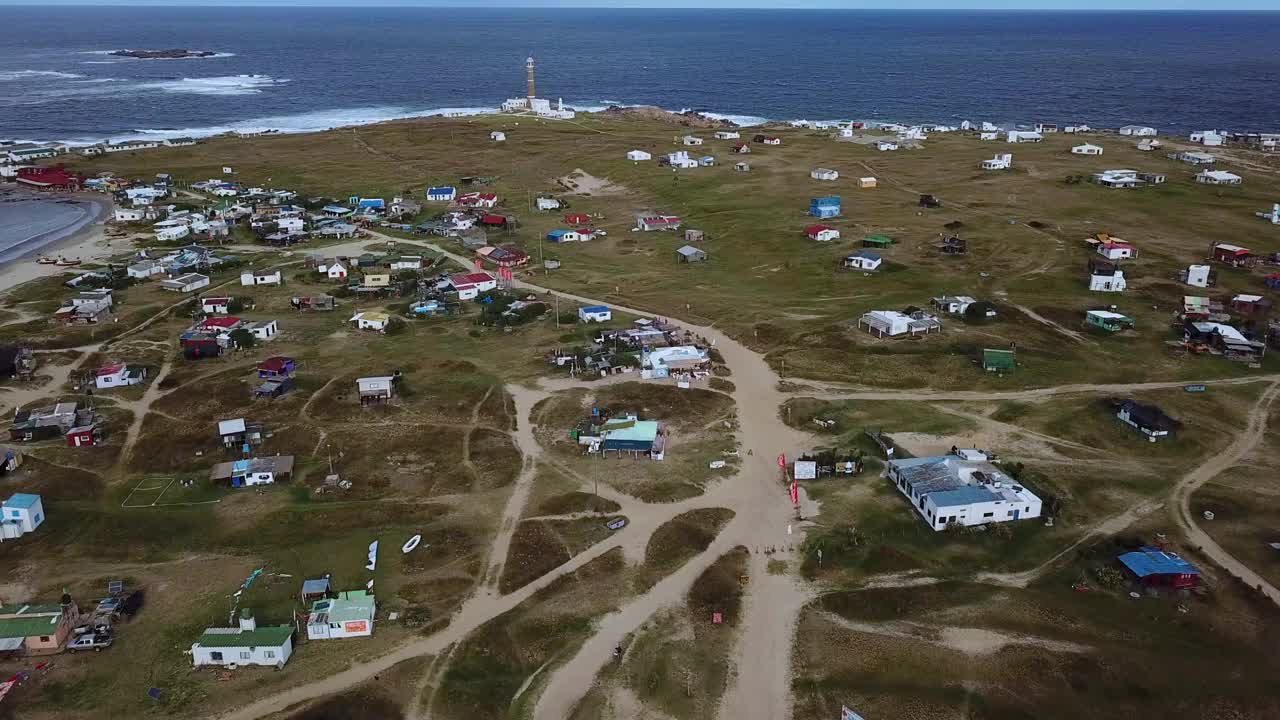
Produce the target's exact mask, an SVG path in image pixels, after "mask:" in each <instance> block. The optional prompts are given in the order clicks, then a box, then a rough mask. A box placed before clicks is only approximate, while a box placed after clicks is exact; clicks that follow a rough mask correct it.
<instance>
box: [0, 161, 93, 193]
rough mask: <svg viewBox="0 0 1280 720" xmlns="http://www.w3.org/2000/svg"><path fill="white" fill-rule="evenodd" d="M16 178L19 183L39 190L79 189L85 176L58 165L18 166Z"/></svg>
mask: <svg viewBox="0 0 1280 720" xmlns="http://www.w3.org/2000/svg"><path fill="white" fill-rule="evenodd" d="M14 180H15V181H16V182H17V183H18V184H19V185H26V186H27V187H32V188H36V189H38V190H79V189H80V184H81V183H82V182H84V178H82V177H80V176H79V175H76V174H75V173H72V172H68V171H67V169H66V168H64V167H61V166H58V167H24V168H18V173H17V177H15V178H14Z"/></svg>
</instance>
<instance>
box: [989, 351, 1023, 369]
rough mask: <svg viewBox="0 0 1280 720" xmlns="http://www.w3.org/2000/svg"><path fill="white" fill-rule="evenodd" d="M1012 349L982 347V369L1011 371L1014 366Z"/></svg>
mask: <svg viewBox="0 0 1280 720" xmlns="http://www.w3.org/2000/svg"><path fill="white" fill-rule="evenodd" d="M1014 365H1015V363H1014V357H1013V351H1012V350H994V349H992V348H983V349H982V369H983V370H986V371H987V372H1012V371H1013V368H1014Z"/></svg>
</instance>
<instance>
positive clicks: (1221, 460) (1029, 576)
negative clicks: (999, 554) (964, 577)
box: [977, 382, 1280, 605]
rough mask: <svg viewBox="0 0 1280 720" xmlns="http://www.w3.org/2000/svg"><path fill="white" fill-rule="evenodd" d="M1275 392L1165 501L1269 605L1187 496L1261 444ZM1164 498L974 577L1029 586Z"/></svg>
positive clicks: (1191, 535) (1275, 387)
mask: <svg viewBox="0 0 1280 720" xmlns="http://www.w3.org/2000/svg"><path fill="white" fill-rule="evenodd" d="M1277 394H1280V383H1276V382H1273V383H1272V385H1271V386H1270V387H1269V388H1267V390H1266V392H1264V393H1263V394H1262V395H1261V396H1260V397H1259V398H1258V402H1257V403H1255V404H1254V406H1253V408H1252V409H1251V410H1250V411H1249V424H1248V427H1247V428H1246V430H1245V431H1244V432H1243V433H1241V434H1239V435H1237V436H1236V438H1235V440H1233V441H1232V442H1231V444H1230V445H1228V446H1227V447H1226V449H1224V450H1223V451H1222V452H1219V453H1218V454H1216V455H1214V456H1213V457H1210V458H1209V459H1207V460H1205V461H1204V462H1202V463H1200V464H1199V465H1197V466H1196V467H1195V468H1193V469H1192V470H1191V471H1190V472H1188V473H1187V474H1186V475H1183V476H1182V479H1180V480H1179V481H1178V483H1177V484H1176V485H1174V487H1173V490H1172V491H1171V492H1170V495H1169V496H1168V498H1169V499H1170V500H1172V501H1173V502H1175V503H1176V504H1177V509H1176V513H1175V519H1176V520H1177V521H1178V524H1179V525H1180V526H1181V527H1182V529H1183V531H1184V532H1186V534H1187V539H1188V541H1189V542H1190V543H1191V544H1192V545H1198V546H1200V549H1201V551H1202V552H1204V553H1205V555H1208V556H1209V558H1210V559H1212V560H1213V561H1214V562H1216V563H1218V564H1219V565H1221V566H1222V567H1224V568H1226V570H1227V571H1228V572H1230V573H1232V574H1233V575H1236V576H1237V577H1240V578H1243V579H1244V580H1245V582H1247V583H1248V584H1249V585H1251V586H1253V587H1258V586H1262V589H1263V592H1264V593H1266V594H1267V596H1268V597H1270V598H1271V600H1272V601H1273V602H1275V603H1276V604H1278V605H1280V590H1277V589H1276V588H1275V587H1274V586H1272V585H1271V584H1270V583H1268V582H1267V581H1265V580H1263V579H1262V577H1261V576H1259V575H1258V574H1257V573H1255V572H1253V571H1252V570H1250V569H1249V568H1247V567H1245V565H1244V564H1243V563H1241V562H1240V561H1238V560H1236V559H1235V558H1234V557H1232V556H1231V554H1230V553H1228V552H1227V551H1226V550H1223V549H1222V548H1221V547H1220V546H1219V545H1218V544H1217V543H1216V542H1214V541H1213V539H1212V538H1210V537H1209V535H1208V534H1207V533H1205V532H1204V531H1203V530H1201V529H1200V528H1199V526H1198V525H1196V522H1195V518H1193V517H1192V516H1191V508H1190V502H1191V495H1192V494H1193V493H1194V492H1195V490H1196V489H1197V488H1199V487H1200V486H1201V485H1203V484H1205V483H1206V482H1208V481H1209V480H1212V479H1213V478H1214V477H1217V476H1218V475H1219V474H1221V473H1222V472H1223V471H1225V470H1227V469H1229V468H1231V467H1234V466H1235V465H1238V464H1240V462H1241V461H1243V460H1244V458H1245V456H1246V455H1248V454H1249V453H1250V452H1251V451H1252V450H1253V449H1254V448H1255V447H1256V446H1257V445H1258V443H1259V442H1261V441H1262V437H1263V435H1264V434H1265V433H1266V430H1267V415H1268V413H1269V412H1270V410H1271V403H1272V402H1274V401H1275V399H1276V396H1277ZM1165 502H1166V500H1165V498H1152V499H1150V500H1146V501H1144V502H1142V503H1139V504H1138V505H1135V506H1134V507H1132V508H1130V509H1128V510H1126V511H1124V512H1122V513H1120V514H1119V515H1115V516H1113V517H1111V518H1108V519H1107V520H1105V521H1103V522H1101V523H1099V524H1097V525H1095V526H1093V527H1092V528H1090V529H1089V530H1088V531H1087V532H1085V533H1084V534H1083V535H1081V536H1080V538H1079V539H1077V540H1076V541H1075V542H1073V543H1071V544H1070V545H1068V546H1067V547H1065V548H1063V549H1062V550H1061V551H1059V552H1058V553H1057V554H1055V555H1054V556H1053V557H1051V558H1049V559H1048V560H1045V561H1044V562H1043V563H1041V564H1040V565H1037V566H1036V567H1034V568H1032V569H1030V570H1026V571H1023V572H1019V573H982V574H980V575H978V578H977V579H978V580H979V581H980V582H988V583H994V584H998V585H1009V586H1012V587H1026V586H1027V584H1028V583H1030V582H1031V581H1032V580H1035V579H1036V578H1037V577H1039V576H1040V575H1042V574H1044V573H1045V572H1046V571H1047V570H1048V569H1049V568H1051V567H1052V566H1053V564H1054V563H1056V562H1057V561H1058V560H1060V559H1061V558H1063V557H1064V556H1066V555H1067V554H1068V553H1070V552H1072V551H1074V550H1075V549H1076V548H1078V547H1080V546H1081V545H1082V544H1084V543H1085V542H1087V541H1089V540H1092V539H1094V538H1097V537H1103V536H1107V535H1114V534H1116V533H1119V532H1121V531H1123V530H1124V529H1125V528H1127V527H1129V526H1130V525H1132V524H1133V523H1135V522H1137V521H1138V520H1140V519H1142V518H1143V517H1146V516H1147V515H1150V514H1151V513H1153V512H1155V511H1156V510H1158V509H1159V508H1160V507H1162V506H1163V505H1164V504H1165Z"/></svg>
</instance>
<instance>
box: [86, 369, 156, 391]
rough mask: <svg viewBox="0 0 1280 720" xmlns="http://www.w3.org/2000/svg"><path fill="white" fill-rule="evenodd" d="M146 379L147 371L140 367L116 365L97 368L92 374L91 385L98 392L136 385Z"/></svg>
mask: <svg viewBox="0 0 1280 720" xmlns="http://www.w3.org/2000/svg"><path fill="white" fill-rule="evenodd" d="M146 377H147V369H146V368H144V367H142V366H140V365H132V366H130V365H126V364H125V363H116V364H114V365H107V366H106V367H101V368H98V370H97V372H95V373H94V377H93V384H94V385H95V386H96V387H97V388H98V389H99V390H109V389H111V388H116V387H128V386H130V385H137V384H139V383H141V382H142V381H143V380H145V379H146Z"/></svg>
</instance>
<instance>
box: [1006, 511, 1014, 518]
mask: <svg viewBox="0 0 1280 720" xmlns="http://www.w3.org/2000/svg"><path fill="white" fill-rule="evenodd" d="M1005 517H1013V511H1012V510H1010V511H1009V512H1007V513H1005Z"/></svg>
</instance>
